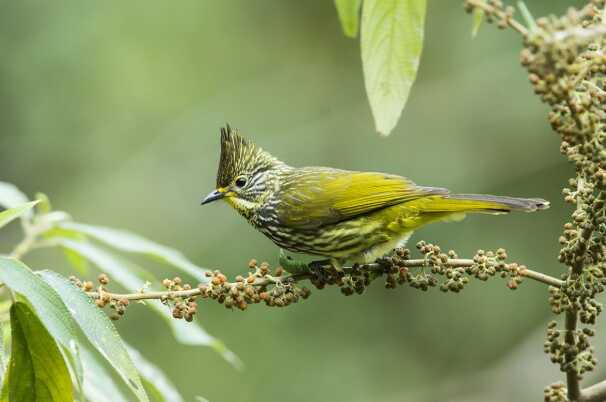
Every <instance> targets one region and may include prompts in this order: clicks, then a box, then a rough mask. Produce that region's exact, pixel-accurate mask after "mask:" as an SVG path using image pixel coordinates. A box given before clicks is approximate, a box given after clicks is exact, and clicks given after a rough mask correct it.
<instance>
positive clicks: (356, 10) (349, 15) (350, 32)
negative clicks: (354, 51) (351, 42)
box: [335, 0, 362, 38]
mask: <svg viewBox="0 0 606 402" xmlns="http://www.w3.org/2000/svg"><path fill="white" fill-rule="evenodd" d="M361 5H362V0H335V7H336V8H337V13H338V14H339V21H341V28H342V29H343V33H344V34H345V36H348V37H350V38H355V37H356V36H357V35H358V29H359V26H360V6H361Z"/></svg>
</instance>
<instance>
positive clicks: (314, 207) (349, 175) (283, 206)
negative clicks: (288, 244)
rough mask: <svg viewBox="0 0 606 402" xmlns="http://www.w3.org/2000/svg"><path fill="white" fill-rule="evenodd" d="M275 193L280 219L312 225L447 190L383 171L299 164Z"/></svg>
mask: <svg viewBox="0 0 606 402" xmlns="http://www.w3.org/2000/svg"><path fill="white" fill-rule="evenodd" d="M278 193H279V194H278V197H277V198H278V199H279V200H280V203H279V204H277V205H276V207H275V208H276V213H277V216H278V219H279V220H280V221H281V223H282V224H283V225H286V226H290V227H300V228H310V229H312V228H317V227H319V226H322V225H326V224H330V223H335V222H339V221H342V220H346V219H350V218H352V217H355V216H357V215H362V214H367V213H369V212H372V211H375V210H377V209H381V208H385V207H388V206H390V205H395V204H400V203H402V202H407V201H412V200H415V199H418V198H421V197H425V196H428V195H442V194H448V190H446V189H443V188H436V187H420V186H416V185H415V184H414V183H413V182H411V181H410V180H408V179H406V178H404V177H401V176H396V175H389V174H385V173H375V172H350V171H346V170H337V169H330V168H300V169H296V171H295V172H294V173H289V175H288V177H287V178H285V179H284V180H282V183H281V187H280V188H279V189H278Z"/></svg>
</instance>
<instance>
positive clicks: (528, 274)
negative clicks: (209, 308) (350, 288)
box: [87, 258, 564, 300]
mask: <svg viewBox="0 0 606 402" xmlns="http://www.w3.org/2000/svg"><path fill="white" fill-rule="evenodd" d="M474 264H476V263H475V262H474V261H473V260H472V259H463V258H451V259H449V260H448V261H447V262H445V263H444V264H443V265H444V266H448V267H452V268H458V267H461V268H465V267H471V266H473V265H474ZM400 265H401V266H404V267H406V268H422V267H427V266H428V262H427V260H426V259H423V258H419V259H409V260H404V261H402V262H401V263H400ZM323 268H324V269H331V268H332V267H330V266H325V267H323ZM342 270H343V273H344V274H349V273H352V272H353V271H355V270H357V271H368V272H377V273H378V272H384V270H385V267H384V266H383V265H381V264H379V263H371V264H366V265H361V266H356V267H344V268H342ZM519 274H520V275H521V276H523V277H525V278H529V279H532V280H534V281H537V282H540V283H543V284H546V285H550V286H555V287H562V285H563V284H564V281H562V280H560V279H557V278H554V277H552V276H549V275H546V274H543V273H540V272H537V271H533V270H531V269H528V268H522V269H520V271H519ZM316 275H317V274H316V273H314V272H312V271H305V272H300V273H294V274H290V275H285V276H270V275H265V276H262V277H259V278H255V280H254V282H252V283H250V284H249V285H251V286H254V287H266V286H269V285H276V284H291V283H296V282H300V281H303V280H307V279H313V278H314V277H315V276H316ZM236 284H237V283H232V282H227V283H225V284H224V285H223V286H227V287H234V286H236ZM87 294H88V295H89V296H90V297H92V298H93V299H98V298H100V297H101V296H102V295H104V294H105V295H107V296H109V297H110V298H111V299H113V300H123V299H126V300H153V299H156V300H163V299H175V298H184V299H186V298H190V297H195V296H200V295H201V291H200V289H198V288H194V289H188V290H178V291H175V290H167V291H154V292H137V293H110V292H98V291H92V292H87Z"/></svg>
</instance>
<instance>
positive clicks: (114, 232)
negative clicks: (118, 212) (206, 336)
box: [61, 222, 208, 282]
mask: <svg viewBox="0 0 606 402" xmlns="http://www.w3.org/2000/svg"><path fill="white" fill-rule="evenodd" d="M61 227H63V228H66V229H71V230H75V231H78V232H80V233H83V234H85V235H87V236H90V237H92V238H94V239H97V240H99V241H101V242H103V243H105V244H107V245H108V246H110V247H113V248H116V249H118V250H121V251H125V252H127V253H137V254H144V255H147V256H150V257H154V258H156V259H158V260H160V261H162V262H164V263H166V264H170V265H172V266H174V267H175V268H178V269H179V270H181V271H182V272H184V273H187V274H189V275H191V276H193V277H194V278H196V280H198V281H200V282H207V281H208V278H207V277H206V276H204V272H206V271H208V270H207V269H205V268H202V267H199V266H197V265H195V264H194V263H192V262H191V261H189V260H188V259H187V258H186V257H185V256H184V255H183V254H182V253H181V252H179V251H177V250H175V249H173V248H170V247H167V246H163V245H161V244H158V243H155V242H153V241H151V240H148V239H146V238H144V237H141V236H139V235H136V234H134V233H130V232H127V231H124V230H118V229H112V228H107V227H102V226H93V225H85V224H82V223H76V222H64V223H62V224H61Z"/></svg>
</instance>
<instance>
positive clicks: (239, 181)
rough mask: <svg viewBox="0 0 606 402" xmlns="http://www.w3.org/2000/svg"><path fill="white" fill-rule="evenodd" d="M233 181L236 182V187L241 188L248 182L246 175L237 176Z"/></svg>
mask: <svg viewBox="0 0 606 402" xmlns="http://www.w3.org/2000/svg"><path fill="white" fill-rule="evenodd" d="M234 183H235V184H236V187H238V188H242V187H244V186H245V185H246V183H248V178H247V177H246V176H239V177H237V178H236V180H235V181H234Z"/></svg>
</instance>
